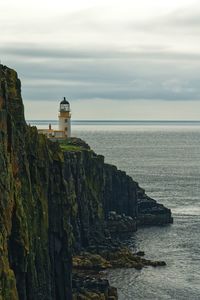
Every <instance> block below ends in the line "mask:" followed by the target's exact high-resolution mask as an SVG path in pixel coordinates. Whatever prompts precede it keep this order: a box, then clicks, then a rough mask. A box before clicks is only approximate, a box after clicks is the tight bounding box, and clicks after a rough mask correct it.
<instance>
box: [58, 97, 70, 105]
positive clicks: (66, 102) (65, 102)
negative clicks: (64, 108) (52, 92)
mask: <svg viewBox="0 0 200 300" xmlns="http://www.w3.org/2000/svg"><path fill="white" fill-rule="evenodd" d="M60 104H69V102H68V101H67V100H66V98H65V97H64V99H63V100H62V101H61V102H60Z"/></svg>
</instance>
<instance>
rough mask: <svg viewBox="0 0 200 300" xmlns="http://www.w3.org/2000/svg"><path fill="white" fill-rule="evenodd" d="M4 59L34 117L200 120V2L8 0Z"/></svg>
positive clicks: (0, 55)
mask: <svg viewBox="0 0 200 300" xmlns="http://www.w3.org/2000/svg"><path fill="white" fill-rule="evenodd" d="M0 14H1V22H0V32H1V43H0V59H1V62H2V63H3V64H5V65H7V66H9V67H11V68H15V69H16V70H17V72H18V74H19V77H20V78H21V81H22V94H23V99H24V104H25V112H26V118H27V119H56V118H57V111H58V103H59V101H60V99H61V98H62V97H63V96H66V98H68V99H69V101H70V103H71V107H72V112H73V118H74V119H157V120H160V119H188V120H189V119H200V83H199V79H200V38H199V37H200V1H193V0H168V1H164V0H151V1H150V0H140V1H138V0H123V1H121V0H120V1H117V0H107V1H105V0H73V1H66V0H63V1H61V0H57V1H55V0H54V1H51V0H48V1H47V0H40V1H39V0H34V1H32V0H29V1H27V0H26V1H25V0H18V1H16V0H6V1H1V2H0Z"/></svg>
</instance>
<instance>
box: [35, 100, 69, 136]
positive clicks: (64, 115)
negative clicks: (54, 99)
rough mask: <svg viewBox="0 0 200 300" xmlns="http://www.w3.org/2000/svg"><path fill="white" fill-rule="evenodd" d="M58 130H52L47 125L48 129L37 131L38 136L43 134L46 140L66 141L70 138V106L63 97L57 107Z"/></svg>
mask: <svg viewBox="0 0 200 300" xmlns="http://www.w3.org/2000/svg"><path fill="white" fill-rule="evenodd" d="M58 120H59V130H54V129H52V127H51V124H49V128H48V129H38V133H39V134H44V135H46V136H47V138H49V139H52V140H58V139H66V138H68V137H71V111H70V104H69V102H68V101H67V100H66V98H65V97H64V99H63V100H62V101H61V102H60V107H59V115H58Z"/></svg>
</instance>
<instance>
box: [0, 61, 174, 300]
mask: <svg viewBox="0 0 200 300" xmlns="http://www.w3.org/2000/svg"><path fill="white" fill-rule="evenodd" d="M76 143H77V140H76V139H75V140H72V141H69V142H67V143H66V144H64V145H59V143H57V142H51V141H50V140H47V139H46V137H44V136H43V135H38V133H37V129H36V128H35V127H30V126H27V124H26V122H25V119H24V108H23V103H22V98H21V84H20V80H19V79H18V76H17V73H16V72H15V71H14V70H12V69H9V68H7V67H5V66H2V65H0V170H1V176H0V300H12V299H13V300H14V299H20V300H25V299H29V300H38V299H41V300H42V299H45V300H46V299H48V300H51V299H52V300H53V299H59V300H62V299H68V300H70V299H72V254H73V253H78V252H80V251H81V250H83V249H90V248H92V247H96V246H97V247H98V246H99V245H104V244H108V243H109V242H110V231H109V228H110V227H112V228H114V229H113V231H116V230H117V229H116V225H115V223H116V215H117V216H118V215H120V216H121V215H123V214H124V216H123V217H122V218H121V219H120V221H119V222H121V224H123V225H124V224H125V223H126V222H125V220H127V217H128V218H129V219H130V220H131V228H132V229H134V230H136V226H137V224H136V223H137V222H139V224H148V223H150V224H151V223H152V224H153V223H155V224H156V223H157V222H156V220H158V216H159V220H160V221H159V222H158V223H162V224H163V223H169V222H171V220H172V219H171V212H170V210H168V209H166V208H164V207H163V206H160V205H158V204H157V203H156V202H155V201H154V200H151V199H150V198H148V197H147V196H146V195H145V192H144V191H143V190H142V189H141V188H140V187H139V186H138V184H137V183H136V182H134V181H133V180H132V179H131V178H130V177H129V176H127V175H126V173H125V172H122V171H119V170H118V169H117V168H116V167H115V166H111V165H108V164H105V163H104V158H103V157H102V156H99V155H96V154H95V153H94V152H93V151H92V150H91V149H90V148H89V147H88V146H87V145H85V144H84V143H81V142H79V143H78V145H76ZM151 207H154V209H153V210H151ZM152 211H154V212H156V213H153V214H152ZM111 212H112V213H111ZM145 215H147V216H148V217H147V218H146V219H145ZM148 218H150V219H149V220H150V221H148ZM145 220H147V221H145ZM152 220H153V221H152ZM113 222H114V223H113ZM110 224H111V225H110ZM113 224H114V225H113ZM134 224H135V225H134ZM113 226H114V227H113ZM134 226H135V227H134ZM122 227H123V226H122ZM123 228H124V230H125V231H126V228H127V230H128V228H130V224H128V225H127V226H126V225H124V227H123ZM115 229H116V230H115ZM106 286H107V283H106ZM86 299H87V298H86ZM88 299H89V298H88ZM104 299H105V298H104ZM107 299H108V298H107Z"/></svg>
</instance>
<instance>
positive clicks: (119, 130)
mask: <svg viewBox="0 0 200 300" xmlns="http://www.w3.org/2000/svg"><path fill="white" fill-rule="evenodd" d="M30 123H32V124H36V125H38V127H45V126H46V125H47V124H48V123H49V121H40V122H36V121H33V122H30ZM51 123H53V122H51ZM53 124H55V126H56V122H54V123H53ZM72 129H73V131H72V133H73V135H74V136H77V137H80V138H82V139H84V140H85V141H86V142H87V143H89V145H90V146H91V148H93V149H94V150H95V151H96V152H97V153H99V154H103V155H104V156H105V160H106V162H108V163H111V164H115V165H117V166H118V168H120V169H122V170H125V171H126V172H127V174H129V175H131V176H132V177H133V179H134V180H135V181H138V182H139V184H140V186H141V187H143V188H145V189H146V192H147V194H148V195H149V196H151V197H153V198H155V199H156V200H158V201H159V202H161V203H163V204H164V205H166V206H167V207H169V208H171V209H172V212H173V216H174V224H173V225H169V226H165V227H150V228H142V229H139V230H138V231H137V232H136V233H134V234H133V235H132V237H131V238H129V239H127V240H126V242H127V244H128V245H129V246H130V247H131V248H132V249H133V250H134V251H135V250H144V251H145V253H146V258H150V259H155V260H165V261H166V263H167V266H166V267H161V268H152V267H147V268H144V269H143V270H140V271H138V270H134V269H117V270H110V271H109V272H108V273H107V276H108V279H109V281H110V283H111V284H112V285H113V286H116V287H117V288H118V292H119V299H120V300H137V299H145V300H151V299H152V300H155V299H159V300H160V299H161V300H162V299H163V300H164V299H172V300H176V299H177V300H178V299H180V300H182V299H183V300H188V299H191V300H197V299H200V122H74V123H73V125H72Z"/></svg>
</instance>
